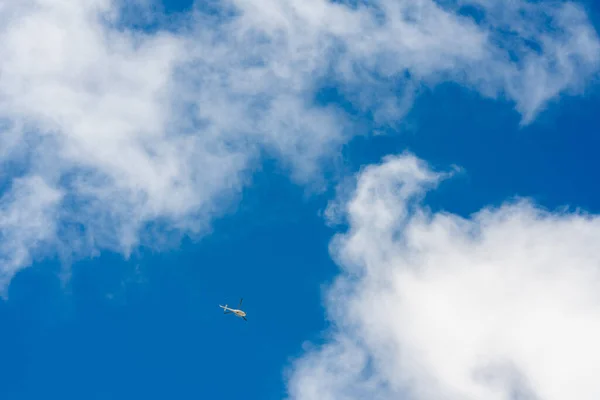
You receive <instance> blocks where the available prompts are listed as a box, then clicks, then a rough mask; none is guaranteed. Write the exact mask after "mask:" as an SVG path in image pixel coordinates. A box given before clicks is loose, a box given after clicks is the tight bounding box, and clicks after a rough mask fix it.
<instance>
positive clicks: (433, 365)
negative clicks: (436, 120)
mask: <svg viewBox="0 0 600 400" xmlns="http://www.w3.org/2000/svg"><path fill="white" fill-rule="evenodd" d="M446 176H447V174H442V173H437V172H434V171H432V170H431V169H429V167H428V166H427V165H426V164H425V163H424V162H423V161H421V160H419V159H417V158H416V157H414V156H413V155H411V154H402V155H400V156H396V157H388V158H387V159H386V160H384V161H383V162H382V163H381V164H378V165H372V166H369V167H368V168H366V169H364V170H363V171H362V172H361V173H360V175H359V176H358V179H357V183H356V188H355V191H354V192H353V193H352V194H351V195H350V196H348V197H347V198H346V200H343V201H342V203H341V204H337V207H336V210H337V212H338V213H340V212H341V213H342V214H343V216H344V217H345V218H346V219H347V221H348V225H349V228H348V231H347V233H345V234H340V235H339V236H337V237H336V238H335V240H334V241H333V242H332V245H331V252H332V255H333V256H334V258H335V259H336V260H337V261H338V263H339V264H340V266H341V268H342V273H341V274H340V276H339V277H338V278H337V280H336V282H335V284H334V285H333V286H332V287H331V289H330V291H329V292H328V296H327V310H328V314H329V317H330V318H331V321H332V328H331V332H330V334H329V335H328V338H327V340H326V342H325V343H324V344H323V345H322V346H320V347H317V348H315V349H313V350H310V351H308V352H307V353H306V354H305V355H303V356H302V357H301V358H299V359H298V360H297V361H296V363H295V364H294V369H293V370H292V374H291V378H290V381H289V389H290V394H291V398H292V399H296V400H312V399H320V400H325V399H346V400H349V399H366V398H368V399H397V398H404V399H411V400H412V399H414V400H430V399H431V400H433V399H441V398H443V399H490V400H492V399H497V400H501V399H502V400H509V399H515V398H519V399H547V400H558V399H564V398H568V397H574V398H578V399H589V400H591V399H595V398H597V397H598V396H600V384H598V381H597V379H596V378H595V374H594V372H595V371H596V370H597V368H598V365H600V352H598V351H596V350H594V349H595V348H597V345H596V342H597V338H598V336H599V335H600V296H599V295H598V290H597V288H598V283H599V282H600V267H599V266H600V255H599V254H598V252H597V245H596V242H597V240H598V237H600V217H598V216H590V215H583V214H576V213H554V212H549V211H546V210H542V209H540V208H537V207H535V206H534V205H533V204H531V203H530V202H528V201H525V200H522V201H516V202H512V203H507V204H505V205H503V206H502V207H499V208H495V209H483V210H481V211H480V212H478V213H476V214H475V215H473V216H472V217H470V218H467V219H465V218H461V217H459V216H457V215H453V214H449V213H443V212H440V213H432V212H430V211H429V210H428V209H427V208H426V207H424V206H423V204H422V202H421V199H422V196H424V194H425V193H426V192H427V191H428V190H431V189H433V188H434V187H435V186H436V185H438V184H439V182H440V180H442V179H443V178H445V177H446Z"/></svg>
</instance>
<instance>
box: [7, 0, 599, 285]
mask: <svg viewBox="0 0 600 400" xmlns="http://www.w3.org/2000/svg"><path fill="white" fill-rule="evenodd" d="M150 3H151V2H149V1H146V0H143V1H138V2H135V4H136V5H138V6H139V7H141V8H140V9H141V10H144V7H147V6H148V4H150ZM501 3H504V2H500V1H498V2H496V1H483V0H478V1H475V0H473V1H471V2H462V1H461V2H454V1H453V2H434V1H432V0H420V1H414V0H411V1H396V0H394V1H392V0H381V1H378V2H373V3H370V4H369V5H366V4H362V3H361V2H359V3H358V4H354V5H350V4H345V3H339V2H338V3H334V2H328V1H325V0H277V1H275V0H260V1H256V0H253V1H247V0H231V1H224V2H222V3H220V5H219V6H218V9H217V10H216V11H214V10H213V11H214V12H211V13H207V12H205V10H202V9H201V8H200V6H199V7H198V8H197V9H196V10H195V11H194V12H191V13H189V14H188V15H185V16H184V18H182V19H181V21H180V22H181V24H180V25H179V26H178V27H177V29H166V28H165V29H158V30H156V29H154V28H153V30H139V29H138V30H136V29H133V28H131V27H130V26H129V25H128V24H127V23H126V22H127V21H124V17H123V15H122V13H121V11H122V7H123V6H124V2H119V1H116V0H87V1H67V0H24V1H14V2H3V3H2V4H1V5H0V23H1V24H0V129H1V130H2V135H1V139H0V149H1V150H0V162H1V163H2V167H3V171H5V174H4V175H3V177H2V179H3V182H2V183H3V184H4V185H5V186H6V187H8V189H7V190H6V191H5V192H4V196H5V198H4V199H3V200H2V203H3V204H12V205H11V206H6V207H4V208H3V209H2V211H1V215H0V219H3V220H10V221H14V220H16V219H15V218H14V217H13V216H12V214H11V213H13V212H19V213H23V214H24V215H38V216H40V218H41V219H40V220H39V221H37V222H36V223H39V224H41V225H44V226H46V222H48V224H50V225H52V226H54V227H55V228H54V229H51V230H49V231H47V232H46V231H44V232H45V233H44V234H43V235H41V236H40V234H38V233H36V232H34V231H33V230H31V229H28V228H27V227H24V228H23V230H21V231H19V226H18V225H15V226H11V227H10V229H9V228H2V229H3V231H2V234H3V235H4V236H11V237H13V238H14V240H15V241H18V242H19V243H18V244H17V243H16V242H15V244H14V245H11V246H4V247H2V248H1V249H0V252H1V253H2V254H1V257H2V258H4V259H10V260H13V261H11V263H9V264H10V267H7V266H5V265H3V266H2V267H0V268H2V274H3V276H5V277H9V276H10V275H12V274H14V273H15V272H16V271H17V270H18V269H19V268H20V267H23V266H25V265H27V264H28V263H29V260H31V258H30V257H21V256H18V255H17V253H15V252H16V250H15V249H29V250H27V252H35V251H36V250H35V248H37V247H36V246H38V244H40V243H39V242H43V243H44V246H42V247H48V246H55V247H58V248H62V249H65V251H67V250H66V249H68V248H69V247H70V244H71V243H77V246H75V247H76V248H75V249H73V250H76V251H77V253H78V254H81V255H86V254H89V252H90V251H91V250H92V249H94V248H101V249H111V250H115V251H123V252H124V253H125V254H127V253H128V252H129V251H131V249H133V248H135V247H136V246H137V245H139V244H140V243H141V242H144V243H146V244H152V243H156V240H157V239H161V238H163V237H164V232H177V233H183V234H201V233H203V232H205V231H206V230H207V229H208V227H209V224H210V221H211V219H212V218H213V217H215V216H216V215H219V214H221V213H223V212H226V211H227V210H228V207H229V206H231V205H232V204H234V203H233V201H234V200H235V194H236V193H237V192H238V191H239V190H240V188H241V187H243V186H244V185H245V184H248V182H249V179H250V177H251V175H250V173H251V172H252V170H253V168H255V167H256V166H257V165H258V163H259V162H260V158H261V157H262V156H263V155H264V154H267V155H268V156H270V157H276V158H278V159H279V160H280V162H281V163H282V164H283V165H285V166H286V167H287V168H289V171H290V173H291V174H292V177H293V178H294V179H295V180H296V181H298V182H300V183H309V184H311V185H314V186H316V187H319V185H320V183H321V182H320V181H319V179H320V178H321V175H320V171H321V169H322V168H323V167H324V165H325V163H327V162H328V161H330V160H331V157H332V155H335V153H336V151H337V150H338V149H339V147H340V146H341V145H342V144H344V143H346V142H348V140H350V138H351V137H352V136H353V135H355V134H357V132H355V131H354V130H353V129H352V126H351V125H350V124H349V119H347V118H346V116H345V115H344V114H343V113H342V112H341V110H338V109H335V108H333V107H332V106H323V105H320V104H318V103H317V102H316V101H315V95H316V93H317V92H318V90H319V89H320V88H321V87H322V86H323V85H324V84H327V85H330V84H335V85H337V87H338V88H339V90H340V92H341V93H342V94H343V95H344V96H346V97H347V98H348V99H349V100H350V101H351V102H353V103H354V104H355V105H356V106H357V107H359V108H362V110H364V111H365V112H371V113H373V115H374V116H375V119H376V121H377V122H378V123H389V122H393V121H394V120H395V119H397V118H400V117H401V116H402V114H403V113H404V112H406V110H407V109H408V108H409V107H410V105H411V101H412V98H413V95H414V94H415V91H416V89H417V88H418V87H419V86H421V85H434V84H435V83H437V82H440V81H447V80H450V81H455V82H458V83H460V84H463V85H466V86H467V87H470V88H472V89H475V90H478V91H479V92H480V93H482V94H483V95H485V96H492V97H498V96H501V97H505V98H507V99H509V100H510V101H512V102H514V103H515V105H516V108H517V110H518V111H519V112H521V113H522V115H523V118H524V121H525V122H528V121H530V120H531V119H532V118H533V117H534V116H535V115H536V113H538V112H539V111H540V110H541V109H542V108H543V107H544V105H545V104H546V103H547V102H548V101H550V100H551V99H553V98H555V97H556V96H557V95H559V94H560V93H563V92H573V91H577V90H579V89H581V88H582V85H583V84H584V83H585V82H587V81H588V80H589V79H590V78H591V77H592V76H593V74H595V73H596V71H597V69H598V62H599V57H600V56H599V53H598V48H599V41H598V38H597V35H596V32H595V31H594V29H593V27H592V26H591V25H590V23H589V21H588V20H587V17H586V14H585V12H584V11H583V10H582V9H581V8H579V7H577V6H576V5H574V4H571V3H565V4H562V5H558V6H556V5H548V4H545V3H528V2H524V1H523V2H512V3H511V4H512V5H511V7H509V8H506V7H500V6H499V5H500V4H501ZM440 4H442V5H440ZM468 13H471V14H473V15H476V16H477V19H474V18H471V17H468V16H467V15H468ZM139 15H146V14H144V13H143V12H140V13H139ZM507 32H509V33H507ZM16 178H22V179H25V180H26V181H27V180H31V179H35V180H36V181H40V182H43V185H44V186H45V187H47V188H48V190H51V191H53V192H56V193H61V196H60V198H57V199H56V200H54V201H51V202H44V200H42V198H40V200H39V202H37V201H36V199H37V197H36V196H34V197H33V198H32V200H31V201H29V200H27V199H29V198H28V197H27V198H25V199H23V201H22V200H21V199H20V198H19V196H20V195H21V194H22V193H29V192H23V191H20V190H19V189H18V185H12V184H11V182H12V181H13V180H14V179H16ZM11 187H14V188H15V189H10V188H11ZM13 205H14V206H13ZM46 207H48V208H46ZM52 210H55V211H56V212H54V211H52ZM48 219H50V220H51V221H47V220H48ZM149 225H150V228H152V229H148V227H149ZM148 232H152V233H153V234H152V235H150V234H149V233H148ZM77 235H79V236H78V237H79V239H75V237H76V236H77ZM33 243H36V245H35V246H33V247H31V246H32V244H33ZM34 247H35V248H34ZM71 247H72V246H71ZM19 251H21V250H19ZM23 251H25V250H23ZM31 254H33V253H31ZM19 260H20V261H19Z"/></svg>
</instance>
